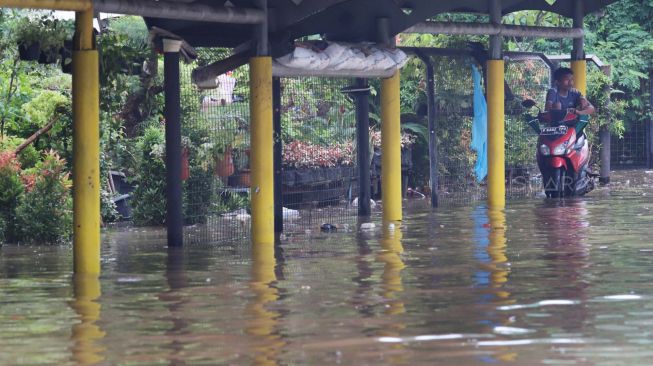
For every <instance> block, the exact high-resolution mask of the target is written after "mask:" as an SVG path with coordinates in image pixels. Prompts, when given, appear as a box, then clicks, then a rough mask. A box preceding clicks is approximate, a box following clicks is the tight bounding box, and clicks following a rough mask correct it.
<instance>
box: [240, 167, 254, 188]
mask: <svg viewBox="0 0 653 366" xmlns="http://www.w3.org/2000/svg"><path fill="white" fill-rule="evenodd" d="M250 173H251V170H249V169H243V170H241V171H240V175H239V176H238V185H239V186H241V187H249V186H250V185H251V179H250V178H251V174H250Z"/></svg>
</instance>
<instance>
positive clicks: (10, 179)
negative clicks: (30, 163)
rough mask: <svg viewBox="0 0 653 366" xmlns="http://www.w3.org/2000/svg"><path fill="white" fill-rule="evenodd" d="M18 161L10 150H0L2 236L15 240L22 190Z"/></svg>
mask: <svg viewBox="0 0 653 366" xmlns="http://www.w3.org/2000/svg"><path fill="white" fill-rule="evenodd" d="M20 173H21V170H20V163H19V162H18V160H17V159H16V156H15V155H14V153H13V152H11V151H0V220H2V238H0V239H3V240H7V241H14V240H15V231H16V227H15V223H14V222H13V218H14V217H15V215H16V207H18V203H19V202H20V199H21V196H22V194H23V191H24V187H23V182H22V180H21V176H20Z"/></svg>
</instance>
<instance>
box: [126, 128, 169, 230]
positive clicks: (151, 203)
mask: <svg viewBox="0 0 653 366" xmlns="http://www.w3.org/2000/svg"><path fill="white" fill-rule="evenodd" d="M136 149H137V152H138V155H137V157H136V161H137V170H136V172H135V176H134V181H135V183H136V188H135V190H134V193H133V196H132V204H133V211H132V213H133V217H134V223H135V224H137V225H161V224H163V223H164V222H165V217H166V200H165V197H166V189H165V181H166V170H165V162H164V154H165V138H164V134H163V130H162V129H161V128H160V127H157V126H152V127H149V128H148V129H147V130H145V133H144V134H143V136H142V137H140V138H139V140H138V143H137V145H136Z"/></svg>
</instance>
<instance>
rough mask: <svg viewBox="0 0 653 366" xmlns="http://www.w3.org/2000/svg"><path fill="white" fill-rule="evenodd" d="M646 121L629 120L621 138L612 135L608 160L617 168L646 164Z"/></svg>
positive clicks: (643, 165)
mask: <svg viewBox="0 0 653 366" xmlns="http://www.w3.org/2000/svg"><path fill="white" fill-rule="evenodd" d="M647 124H648V123H647V121H632V122H629V123H628V125H627V127H626V130H625V131H624V135H623V137H622V138H616V137H612V140H611V149H610V154H611V157H610V161H611V162H612V164H613V165H614V166H615V167H617V168H628V167H630V168H636V167H645V166H646V165H647V157H646V153H647V151H648V145H647V141H646V140H647V136H648V134H649V131H648V127H647Z"/></svg>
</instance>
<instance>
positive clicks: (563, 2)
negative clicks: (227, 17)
mask: <svg viewBox="0 0 653 366" xmlns="http://www.w3.org/2000/svg"><path fill="white" fill-rule="evenodd" d="M168 1H174V2H178V3H186V4H189V3H198V4H206V5H212V6H216V7H224V6H232V5H233V7H235V8H254V7H255V1H254V0H227V1H225V0H168ZM581 1H582V3H583V6H584V13H585V14H588V13H591V12H593V11H596V10H598V9H600V8H602V7H605V6H607V5H609V4H611V3H613V2H615V1H617V0H581ZM550 2H553V4H549V3H550ZM575 2H576V0H556V1H553V0H502V1H501V9H502V13H503V14H508V13H511V12H515V11H520V10H544V11H550V12H554V13H557V14H560V15H562V16H565V17H569V18H571V17H573V13H574V3H575ZM489 4H490V1H489V0H406V1H405V0H268V9H269V16H268V23H269V24H268V27H269V32H270V39H271V42H272V45H273V49H274V48H275V46H278V45H280V44H283V43H289V42H291V41H293V40H295V39H297V38H299V37H303V36H307V35H313V34H320V35H323V36H324V37H325V38H326V39H328V40H333V41H343V42H362V41H370V42H374V41H377V40H378V26H377V24H378V19H379V18H386V19H387V31H388V34H389V35H390V36H392V35H395V34H398V33H401V32H402V31H403V30H405V29H407V28H409V27H411V26H413V25H415V24H417V23H420V22H423V21H425V20H427V19H429V18H431V17H433V16H435V15H437V14H440V13H447V12H473V13H485V14H487V13H488V6H489ZM145 20H146V22H147V24H148V25H149V26H157V27H159V28H163V29H166V30H168V31H171V32H173V33H175V34H177V35H179V36H181V37H183V38H184V39H185V40H186V41H187V42H188V43H190V44H191V45H193V46H206V47H235V46H237V45H240V44H242V43H244V42H246V41H249V40H250V39H251V37H252V34H253V30H254V26H253V25H243V24H222V23H207V22H195V21H181V20H171V19H162V18H156V19H155V18H146V19H145Z"/></svg>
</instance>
